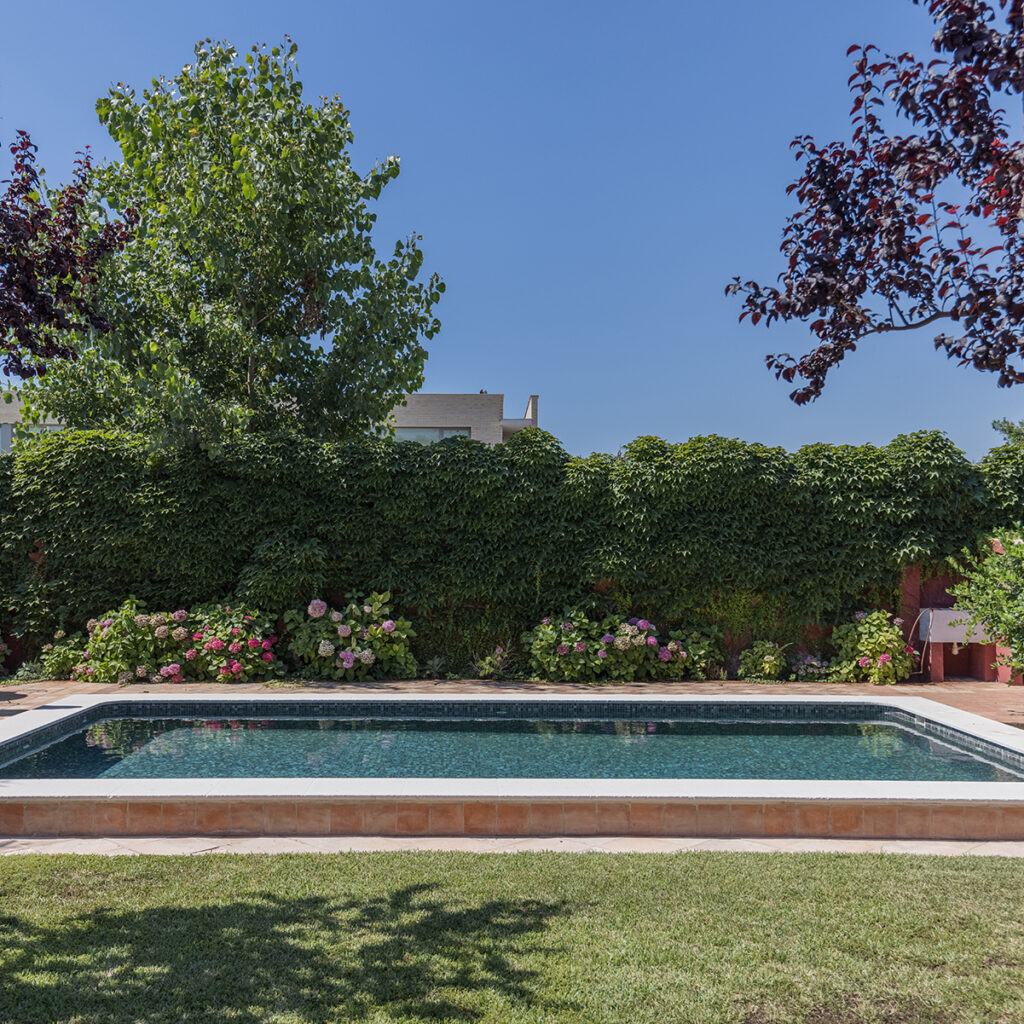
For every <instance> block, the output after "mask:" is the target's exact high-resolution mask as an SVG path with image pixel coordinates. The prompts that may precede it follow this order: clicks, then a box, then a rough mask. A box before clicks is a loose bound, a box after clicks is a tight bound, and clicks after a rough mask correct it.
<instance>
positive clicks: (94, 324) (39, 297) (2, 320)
mask: <svg viewBox="0 0 1024 1024" xmlns="http://www.w3.org/2000/svg"><path fill="white" fill-rule="evenodd" d="M10 151H11V156H12V157H13V163H14V167H13V175H12V177H11V178H9V179H5V180H4V181H3V182H2V184H4V185H6V186H7V188H6V189H5V191H4V192H3V194H2V195H0V370H2V371H3V372H4V373H5V374H7V375H8V376H12V377H19V378H30V377H35V376H38V375H40V374H43V373H45V372H46V368H47V366H48V365H49V364H50V363H52V361H53V360H57V359H73V358H75V354H76V353H75V348H74V346H73V342H74V339H75V337H76V335H77V334H79V333H80V332H82V331H88V330H91V331H94V332H99V333H104V332H107V331H109V330H110V323H109V322H108V321H107V319H106V318H105V317H104V316H103V315H102V314H101V313H100V312H99V310H98V309H97V306H96V286H97V284H98V282H99V280H100V276H101V267H102V264H103V261H104V258H105V257H106V256H109V255H110V254H111V253H113V252H116V251H118V250H119V249H120V248H121V247H123V246H124V244H125V243H126V241H127V240H128V238H129V237H130V236H131V233H132V230H133V227H134V225H135V222H136V220H137V217H136V214H135V212H134V210H131V209H129V210H128V212H127V213H126V215H125V217H124V219H123V220H115V221H109V222H107V223H104V224H102V225H99V226H96V225H95V223H94V219H93V218H92V217H90V214H89V210H88V204H87V199H88V187H87V178H88V175H89V171H90V169H91V166H92V165H91V160H90V157H89V154H88V152H86V153H84V154H81V155H80V156H79V158H78V159H77V160H76V162H75V173H74V177H73V179H72V181H71V184H69V185H66V186H65V187H64V188H62V189H59V190H57V191H56V192H55V193H53V194H52V195H48V194H47V191H46V188H45V186H44V185H43V182H42V179H41V178H40V174H39V170H38V168H37V167H36V159H35V155H36V147H35V144H34V143H33V142H32V139H31V137H30V136H29V134H28V132H25V131H19V132H17V137H16V139H15V141H14V142H13V143H12V144H11V146H10Z"/></svg>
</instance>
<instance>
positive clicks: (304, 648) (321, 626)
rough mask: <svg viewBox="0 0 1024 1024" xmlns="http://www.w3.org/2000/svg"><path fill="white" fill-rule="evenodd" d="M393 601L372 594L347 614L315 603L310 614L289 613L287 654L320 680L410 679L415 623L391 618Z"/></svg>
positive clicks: (386, 595)
mask: <svg viewBox="0 0 1024 1024" xmlns="http://www.w3.org/2000/svg"><path fill="white" fill-rule="evenodd" d="M390 600H391V595H390V594H389V593H387V592H384V593H382V594H371V595H370V596H369V597H368V598H365V599H363V600H359V601H352V602H350V603H349V605H348V606H347V607H346V608H345V610H344V611H337V610H335V609H332V608H330V607H329V606H328V604H327V602H326V601H321V600H319V599H314V600H313V601H311V602H310V603H309V607H308V608H307V609H306V611H305V612H304V613H303V612H300V611H288V612H285V615H284V621H285V625H286V627H287V629H288V650H289V651H290V652H291V653H292V655H293V656H294V657H295V658H296V659H297V660H298V661H301V662H302V663H303V664H304V665H307V666H309V668H310V669H311V670H312V673H311V674H312V675H313V677H314V678H316V679H345V680H349V681H351V680H354V679H381V678H385V677H387V678H390V679H412V678H414V677H415V676H416V671H417V666H416V659H415V658H414V657H413V655H412V651H411V650H410V646H409V641H410V639H411V638H412V637H413V636H415V633H414V632H413V629H412V623H411V622H409V621H408V620H407V619H403V618H402V617H401V616H398V617H395V618H392V612H391V607H390V604H389V602H390Z"/></svg>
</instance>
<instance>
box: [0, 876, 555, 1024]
mask: <svg viewBox="0 0 1024 1024" xmlns="http://www.w3.org/2000/svg"><path fill="white" fill-rule="evenodd" d="M434 888H435V887H434V886H433V885H414V886H408V887H406V888H403V889H399V890H396V891H395V892H392V893H389V894H386V895H383V896H381V897H379V898H376V899H369V900H366V901H363V902H358V903H353V902H344V901H340V900H333V899H331V898H329V897H323V896H306V897H303V898H296V899H290V898H282V897H279V896H276V895H272V894H269V893H268V894H265V895H261V896H253V897H250V898H248V899H245V900H239V901H235V902H232V903H226V904H223V905H220V906H202V907H183V908H178V907H172V906H160V907H153V908H148V909H144V910H122V909H118V910H111V909H99V910H97V911H95V912H93V913H90V914H88V915H81V916H78V917H74V918H68V919H65V920H64V921H62V922H61V923H60V924H59V925H57V926H55V927H37V926H35V925H33V924H31V923H30V922H29V921H28V920H26V919H23V918H16V917H10V916H7V917H0V1020H3V1021H4V1022H6V1024H40V1022H42V1021H63V1020H67V1019H68V1018H71V1017H73V1018H74V1019H75V1020H76V1021H81V1022H101V1021H102V1022H104V1024H105V1022H108V1021H109V1022H119V1021H137V1020H140V1019H145V1020H147V1021H163V1020H167V1021H171V1020H173V1021H183V1020H184V1021H200V1020H201V1021H210V1022H219V1021H231V1022H232V1024H248V1022H255V1021H265V1020H267V1019H277V1018H278V1017H279V1016H288V1015H294V1016H295V1018H296V1019H298V1020H303V1021H316V1022H319V1021H328V1020H331V1021H333V1020H338V1019H339V1017H341V1018H342V1019H354V1020H358V1019H360V1018H364V1017H367V1016H369V1015H371V1014H373V1013H374V1012H380V1011H386V1012H389V1013H391V1014H394V1015H395V1016H396V1017H402V1018H403V1019H409V1018H411V1019H418V1020H438V1019H445V1020H451V1019H463V1020H472V1019H474V1018H476V1017H478V1016H479V1015H480V1012H479V1010H478V1009H477V1007H478V1006H479V1004H480V1003H481V1002H483V1001H492V1000H493V999H494V998H498V999H500V1000H503V1001H507V1002H508V1003H511V1004H520V1005H524V1004H525V1005H531V1006H534V1007H538V1008H541V1009H547V1010H554V1009H558V1008H562V1009H566V1008H569V1007H567V1006H566V1004H561V1003H560V1004H558V1006H555V1005H554V1004H550V1003H548V1002H547V1001H541V1000H539V999H538V997H537V996H536V993H535V991H534V983H535V981H536V975H537V972H536V971H534V970H530V969H527V968H525V967H523V966H521V961H522V960H523V959H525V958H526V957H530V956H537V955H543V954H544V953H545V952H548V951H549V950H546V949H545V948H544V947H543V946H542V945H541V944H540V939H541V936H542V933H543V932H544V931H545V929H546V928H547V926H548V923H549V922H550V921H551V920H552V919H553V918H555V917H558V916H563V915H565V914H567V913H568V908H567V906H566V905H564V904H561V903H544V902H541V901H539V900H527V899H523V900H491V901H488V902H485V903H481V904H479V905H476V906H468V907H449V906H448V905H446V904H445V902H444V901H443V899H440V898H438V897H436V896H431V890H432V889H434ZM552 952H553V951H552ZM452 989H457V990H458V991H457V992H456V991H451V990H452ZM445 990H448V991H445ZM289 1019H291V1018H290V1017H289Z"/></svg>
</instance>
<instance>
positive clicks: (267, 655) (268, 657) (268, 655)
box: [260, 651, 274, 662]
mask: <svg viewBox="0 0 1024 1024" xmlns="http://www.w3.org/2000/svg"><path fill="white" fill-rule="evenodd" d="M260 657H261V658H263V660H264V661H268V662H269V661H273V660H274V656H273V655H272V654H271V653H270V651H264V652H263V654H261V655H260Z"/></svg>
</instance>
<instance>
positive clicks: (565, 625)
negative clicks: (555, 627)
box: [562, 622, 572, 633]
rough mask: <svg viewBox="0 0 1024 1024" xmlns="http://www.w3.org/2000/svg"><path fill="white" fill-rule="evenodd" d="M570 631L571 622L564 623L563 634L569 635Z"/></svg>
mask: <svg viewBox="0 0 1024 1024" xmlns="http://www.w3.org/2000/svg"><path fill="white" fill-rule="evenodd" d="M570 629H572V623H571V622H563V623H562V632H563V633H568V632H569V630H570Z"/></svg>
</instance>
